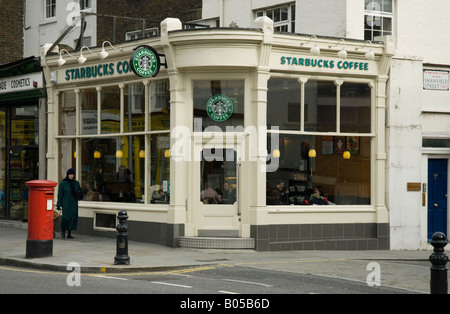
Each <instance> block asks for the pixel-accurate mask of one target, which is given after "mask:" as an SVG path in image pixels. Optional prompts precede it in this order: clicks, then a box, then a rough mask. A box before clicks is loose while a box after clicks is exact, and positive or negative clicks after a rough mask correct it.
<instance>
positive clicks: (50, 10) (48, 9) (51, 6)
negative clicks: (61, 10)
mask: <svg viewBox="0 0 450 314" xmlns="http://www.w3.org/2000/svg"><path fill="white" fill-rule="evenodd" d="M54 16H56V0H45V18H46V19H48V18H51V17H54Z"/></svg>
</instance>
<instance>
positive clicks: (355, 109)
mask: <svg viewBox="0 0 450 314" xmlns="http://www.w3.org/2000/svg"><path fill="white" fill-rule="evenodd" d="M340 89H341V99H340V113H341V132H348V133H370V119H371V118H370V117H371V110H370V102H371V88H370V87H369V85H368V84H359V83H347V82H344V84H342V85H341V87H340Z"/></svg>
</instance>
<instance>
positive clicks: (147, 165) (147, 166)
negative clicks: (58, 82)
mask: <svg viewBox="0 0 450 314" xmlns="http://www.w3.org/2000/svg"><path fill="white" fill-rule="evenodd" d="M159 81H165V82H167V84H170V81H169V78H168V77H165V76H161V77H158V78H157V79H156V78H155V79H150V80H145V81H143V80H130V81H127V82H126V83H110V84H96V85H91V86H83V87H80V88H78V87H73V86H72V87H68V88H61V89H59V90H58V91H57V97H56V99H57V107H58V111H57V115H58V123H59V124H60V123H61V119H62V114H61V111H60V109H61V103H60V101H61V97H60V95H61V93H64V92H74V94H75V120H76V121H75V134H64V135H63V134H62V130H61V128H60V127H59V128H58V135H56V136H55V139H56V140H57V141H59V146H61V143H62V142H64V141H70V140H74V141H75V152H80V154H83V151H82V149H81V147H82V141H83V140H86V139H102V138H105V139H108V138H122V137H130V136H144V144H145V147H144V151H145V152H146V154H145V157H144V158H145V162H144V177H145V178H144V188H145V192H144V195H145V199H144V200H143V202H142V203H139V202H137V203H131V204H145V205H149V204H150V203H151V195H150V194H151V192H152V191H151V187H150V183H151V180H152V179H153V178H151V173H152V172H151V171H152V164H151V158H152V157H151V156H150V155H151V150H152V146H151V145H152V143H151V141H152V137H153V136H158V135H159V136H168V137H170V125H169V127H168V128H167V129H164V130H158V129H155V130H152V128H151V118H152V114H160V113H161V110H158V111H152V110H151V106H152V103H151V101H152V100H151V97H150V96H151V95H149V97H144V98H145V100H144V113H143V115H144V117H145V118H144V120H145V127H144V130H139V131H126V130H125V129H124V124H125V120H126V117H125V108H124V106H121V108H120V130H119V132H114V133H102V132H101V118H100V117H101V116H99V117H98V120H97V132H95V133H94V134H82V132H81V127H82V123H81V118H82V110H81V109H82V108H81V93H82V91H84V90H90V89H95V91H96V93H97V113H101V101H100V100H101V97H102V96H101V90H102V89H104V88H109V87H118V88H119V91H120V98H121V101H123V102H124V103H125V101H124V100H123V99H124V97H125V94H127V93H128V88H127V87H128V86H129V85H132V84H142V85H143V86H144V89H143V91H144V93H146V92H148V93H150V90H151V89H150V86H151V85H152V84H157V82H159ZM168 87H169V86H168ZM168 90H169V89H168ZM168 97H169V103H170V92H169V94H168ZM80 156H81V155H80ZM67 158H72V156H68V157H67ZM81 160H82V158H81V157H80V158H78V153H77V157H75V161H74V162H75V164H76V167H75V169H77V170H76V172H77V174H81V168H82V164H81ZM58 171H59V173H60V172H61V171H62V170H61V169H59V170H58ZM80 184H84V183H83V182H80ZM100 203H101V204H109V203H111V204H113V203H116V202H100ZM129 204H130V203H129ZM164 205H167V206H168V205H169V204H164Z"/></svg>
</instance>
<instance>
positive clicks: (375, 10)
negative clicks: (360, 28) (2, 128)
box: [364, 0, 394, 40]
mask: <svg viewBox="0 0 450 314" xmlns="http://www.w3.org/2000/svg"><path fill="white" fill-rule="evenodd" d="M364 9H365V11H364V39H365V40H374V38H375V37H376V36H384V35H392V33H393V24H394V23H393V22H394V21H393V20H394V5H393V0H365V7H364Z"/></svg>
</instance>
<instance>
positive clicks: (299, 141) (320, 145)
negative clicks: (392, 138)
mask: <svg viewBox="0 0 450 314" xmlns="http://www.w3.org/2000/svg"><path fill="white" fill-rule="evenodd" d="M302 84H304V89H302V85H301V84H300V83H299V81H298V80H297V79H292V78H290V79H286V78H271V79H270V80H269V82H268V92H267V126H268V143H267V147H268V149H269V151H268V155H269V160H268V165H269V164H270V166H271V167H269V166H268V168H267V169H268V171H267V199H266V203H267V205H309V204H311V203H313V202H315V201H317V200H318V199H319V198H315V197H314V193H315V192H316V188H317V187H319V189H320V190H323V191H324V192H323V193H324V195H325V196H326V198H327V199H328V201H329V204H335V205H369V204H370V202H371V195H370V190H371V189H370V186H371V178H370V164H371V162H370V161H371V148H370V146H371V140H372V136H371V134H370V133H371V111H372V110H371V99H372V97H371V92H372V91H371V87H370V85H369V84H368V83H354V82H346V81H343V82H342V83H338V82H334V81H322V80H312V79H308V80H305V83H302ZM302 90H304V93H303V94H302V93H301V91H302ZM337 95H340V97H339V99H338V98H337ZM337 113H339V115H337ZM302 114H303V115H302ZM338 119H339V120H338ZM275 130H276V131H275ZM274 132H276V133H274ZM273 134H277V136H278V137H273ZM341 134H342V135H341ZM274 141H276V142H274ZM270 150H273V151H270ZM275 153H276V154H275ZM344 153H345V154H346V157H348V156H347V154H349V156H350V158H344ZM274 158H276V159H277V160H276V162H274V160H273V159H274ZM273 164H276V165H277V167H275V168H274V167H272V165H273ZM269 169H270V170H269Z"/></svg>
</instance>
